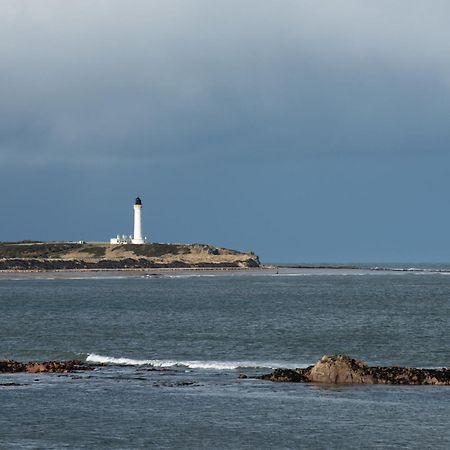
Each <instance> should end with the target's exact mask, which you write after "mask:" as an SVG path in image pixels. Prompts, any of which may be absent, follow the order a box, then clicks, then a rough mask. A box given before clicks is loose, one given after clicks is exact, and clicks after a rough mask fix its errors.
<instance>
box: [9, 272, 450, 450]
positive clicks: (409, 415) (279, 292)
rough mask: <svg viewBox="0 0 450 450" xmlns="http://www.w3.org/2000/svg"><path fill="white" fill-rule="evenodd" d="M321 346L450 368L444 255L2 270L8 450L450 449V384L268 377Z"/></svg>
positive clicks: (312, 358)
mask: <svg viewBox="0 0 450 450" xmlns="http://www.w3.org/2000/svg"><path fill="white" fill-rule="evenodd" d="M324 354H347V355H350V356H352V357H354V358H357V359H362V360H364V361H366V362H367V363H369V364H370V365H398V366H412V367H429V368H431V367H433V368H440V367H448V366H450V265H445V264H415V265H412V264H397V265H393V264H392V265H386V264H384V265H383V264H367V265H362V264H352V265H335V266H327V265H317V266H316V267H309V268H305V267H283V266H279V267H272V268H271V269H265V270H248V271H247V270H243V271H226V270H224V271H175V270H174V271H168V272H164V271H151V270H149V271H135V272H112V273H109V272H92V273H91V272H89V273H83V272H67V273H59V272H55V273H35V274H33V273H26V274H24V273H3V274H1V275H0V359H15V360H20V361H30V360H39V361H43V360H53V359H79V360H82V361H87V362H92V363H95V364H101V365H99V366H98V367H97V368H96V369H95V370H91V371H83V372H78V373H69V374H20V373H19V374H0V448H2V449H3V448H5V449H62V448H70V449H135V448H174V449H333V448H336V449H339V448H355V449H356V448H358V449H359V448H387V449H389V448H395V449H397V448H404V449H416V448H417V449H419V448H420V449H423V448H433V449H448V448H450V387H445V386H386V385H379V386H377V385H340V386H336V385H320V384H297V383H273V382H270V381H263V380H260V379H257V378H256V377H257V376H259V375H262V374H267V373H270V372H271V371H272V369H273V368H277V367H286V368H295V367H306V366H308V365H311V364H314V363H315V362H316V361H317V360H318V359H320V358H321V356H322V355H324Z"/></svg>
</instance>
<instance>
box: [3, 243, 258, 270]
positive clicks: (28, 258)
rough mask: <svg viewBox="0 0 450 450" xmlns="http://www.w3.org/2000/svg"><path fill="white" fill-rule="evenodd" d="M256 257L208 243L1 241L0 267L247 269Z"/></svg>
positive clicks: (255, 262) (253, 265)
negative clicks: (121, 243) (136, 243)
mask: <svg viewBox="0 0 450 450" xmlns="http://www.w3.org/2000/svg"><path fill="white" fill-rule="evenodd" d="M259 266H260V262H259V258H258V256H256V255H255V254H254V253H252V252H249V253H245V252H238V251H235V250H229V249H226V248H221V247H215V246H212V245H207V244H159V243H151V244H142V245H133V244H123V245H112V244H107V243H82V244H81V243H74V242H31V241H23V242H4V243H0V270H72V269H97V270H98V269H140V268H142V269H145V268H249V267H259Z"/></svg>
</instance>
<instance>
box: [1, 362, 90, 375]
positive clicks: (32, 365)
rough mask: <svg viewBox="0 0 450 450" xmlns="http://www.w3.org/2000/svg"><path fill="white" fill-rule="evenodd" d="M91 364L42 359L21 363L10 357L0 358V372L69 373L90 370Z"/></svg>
mask: <svg viewBox="0 0 450 450" xmlns="http://www.w3.org/2000/svg"><path fill="white" fill-rule="evenodd" d="M92 369H93V366H92V365H89V364H85V363H83V362H82V361H44V362H35V361H31V362H27V363H22V362H18V361H13V360H11V359H7V360H0V373H18V372H28V373H41V372H47V373H69V372H73V371H76V370H92Z"/></svg>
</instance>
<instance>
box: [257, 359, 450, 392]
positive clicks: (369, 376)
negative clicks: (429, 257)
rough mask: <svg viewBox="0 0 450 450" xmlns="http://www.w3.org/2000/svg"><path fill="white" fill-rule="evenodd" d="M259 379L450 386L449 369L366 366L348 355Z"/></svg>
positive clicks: (279, 370)
mask: <svg viewBox="0 0 450 450" xmlns="http://www.w3.org/2000/svg"><path fill="white" fill-rule="evenodd" d="M259 378H260V379H263V380H270V381H275V382H292V383H327V384H408V385H416V384H421V385H424V384H429V385H450V369H448V368H443V369H418V368H411V367H396V366H392V367H379V366H374V367H369V366H368V365H367V364H366V363H364V362H362V361H358V360H356V359H353V358H351V357H350V356H347V355H332V356H329V355H325V356H323V357H322V358H321V359H320V360H319V361H318V362H317V363H316V364H314V366H310V367H307V368H306V369H275V370H274V371H273V372H272V373H270V374H267V375H263V376H261V377H259Z"/></svg>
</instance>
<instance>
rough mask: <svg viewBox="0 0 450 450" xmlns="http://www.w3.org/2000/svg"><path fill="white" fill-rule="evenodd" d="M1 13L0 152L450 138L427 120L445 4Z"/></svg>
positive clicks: (46, 157)
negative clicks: (367, 139)
mask: <svg viewBox="0 0 450 450" xmlns="http://www.w3.org/2000/svg"><path fill="white" fill-rule="evenodd" d="M1 9H3V14H0V17H1V18H0V25H1V26H0V65H1V67H0V69H1V70H0V98H1V103H0V116H1V117H4V118H6V119H5V120H4V121H3V123H2V125H1V126H0V161H2V162H3V163H5V162H6V161H10V162H13V161H16V162H20V161H21V160H22V159H24V160H26V161H29V162H37V161H59V162H61V161H68V162H73V161H74V160H80V159H85V160H94V159H98V160H105V161H110V162H115V161H120V160H122V159H123V160H126V159H130V158H131V159H134V158H148V159H156V160H164V159H168V160H170V159H171V158H173V157H175V156H176V157H177V158H178V157H179V158H183V157H184V156H186V155H193V154H204V155H208V154H211V153H212V154H214V153H218V154H222V153H224V152H225V153H227V152H229V153H230V154H233V152H235V153H236V152H237V153H241V154H242V153H243V154H245V153H246V152H247V153H249V154H251V155H254V156H257V155H261V154H263V153H264V152H265V149H267V151H268V152H273V151H274V150H277V151H279V152H282V153H284V154H286V155H288V154H289V153H294V154H296V153H299V152H304V153H308V152H313V153H314V152H316V153H317V152H319V153H320V152H330V151H336V149H339V151H345V150H348V151H356V152H358V151H363V150H364V148H363V145H362V144H363V141H364V136H367V134H369V135H371V136H372V135H373V137H374V141H373V142H371V143H370V144H369V145H367V146H366V148H367V149H368V150H369V151H370V150H373V151H383V149H386V148H389V149H390V150H391V151H395V150H396V149H398V148H403V149H404V148H405V147H407V148H410V149H411V148H413V147H414V146H416V147H418V148H419V147H420V146H422V147H423V145H424V143H423V142H422V141H428V142H429V141H430V139H431V141H433V142H432V143H433V144H434V147H436V148H437V149H439V148H440V147H442V145H443V143H446V142H448V137H449V136H448V134H447V132H446V124H445V123H444V121H443V120H442V121H440V120H437V122H436V120H435V119H430V118H431V117H433V118H434V117H436V116H442V115H444V116H445V115H447V114H448V112H449V107H448V106H446V102H445V101H442V99H448V96H449V92H448V80H449V79H450V77H449V75H450V67H449V60H448V57H447V54H446V46H447V42H448V41H449V38H450V30H449V29H448V27H447V20H446V19H447V17H448V16H449V14H450V6H448V4H447V3H446V2H443V1H436V2H433V4H432V6H430V5H429V4H425V3H424V2H421V1H408V2H406V1H386V0H383V1H377V2H375V1H370V2H360V1H356V0H346V1H344V0H337V1H323V0H315V1H293V0H285V1H281V2H275V1H265V2H261V1H253V0H251V1H240V2H238V1H227V2H211V1H205V0H204V1H194V0H184V1H181V0H178V1H166V2H161V1H148V0H146V1H130V2H126V3H125V2H122V1H118V0H108V1H94V2H92V1H79V2H58V1H50V0H47V1H42V2H32V1H22V2H17V1H15V2H12V1H11V2H4V3H2V5H1V6H0V10H1ZM437 113H439V114H437ZM430 126H431V128H432V129H433V130H434V132H433V133H432V135H431V136H428V135H427V130H428V129H430ZM410 128H413V129H414V130H415V135H414V133H413V134H412V135H411V133H410V131H409V129H410ZM405 130H406V131H405ZM408 133H410V134H408ZM431 147H433V145H432V146H431ZM428 148H429V147H428ZM183 155H184V156H183ZM80 157H81V158H80Z"/></svg>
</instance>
